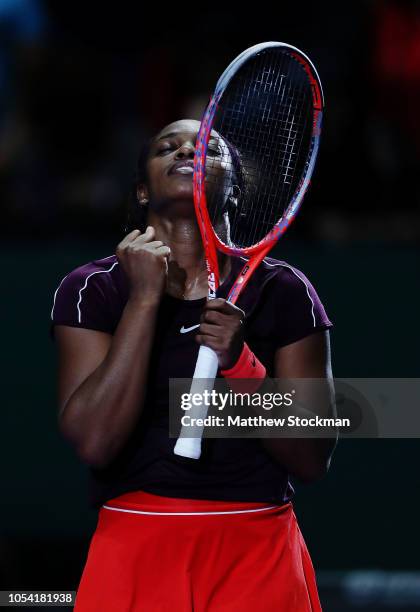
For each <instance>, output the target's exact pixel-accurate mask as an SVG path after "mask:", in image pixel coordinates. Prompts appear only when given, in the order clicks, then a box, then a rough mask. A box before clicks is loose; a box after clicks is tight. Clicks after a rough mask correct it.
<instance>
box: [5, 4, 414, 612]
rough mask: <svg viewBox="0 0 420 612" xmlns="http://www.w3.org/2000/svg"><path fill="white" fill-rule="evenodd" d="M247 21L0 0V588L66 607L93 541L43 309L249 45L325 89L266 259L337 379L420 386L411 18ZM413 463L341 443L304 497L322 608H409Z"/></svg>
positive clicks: (207, 12) (285, 16) (100, 245)
mask: <svg viewBox="0 0 420 612" xmlns="http://www.w3.org/2000/svg"><path fill="white" fill-rule="evenodd" d="M245 7H246V5H245V4H243V5H239V4H238V5H237V6H231V7H229V5H228V4H227V3H224V4H214V5H211V7H210V8H208V9H200V10H198V9H197V8H193V7H191V6H189V5H187V4H185V3H183V4H181V3H172V4H171V6H170V7H169V8H168V7H167V6H166V5H165V4H163V3H159V4H158V3H149V5H145V4H144V5H140V4H138V5H137V7H136V8H133V6H131V5H130V4H128V3H124V2H120V3H118V4H116V3H109V4H106V3H102V4H97V3H95V2H84V3H81V2H78V1H76V2H71V3H70V2H53V1H52V0H50V1H46V0H44V1H41V0H0V197H1V221H2V223H1V230H0V231H1V234H2V244H1V247H0V248H1V263H2V266H1V268H2V274H1V279H2V289H3V299H2V301H1V305H2V309H3V316H2V322H3V326H2V327H3V330H2V332H3V333H2V339H3V343H4V344H3V345H4V347H5V350H4V351H3V357H4V365H3V367H2V373H3V375H4V378H3V381H2V388H3V402H2V419H1V422H2V426H3V436H2V442H1V447H0V448H1V451H0V453H1V455H0V460H1V463H0V465H1V468H0V470H1V472H0V473H1V510H0V513H1V514H0V577H1V578H0V580H1V582H0V590H1V589H2V590H6V589H38V590H41V589H48V590H54V589H66V590H72V589H73V590H74V589H76V587H77V584H78V580H79V577H80V573H81V570H82V567H83V564H84V561H85V557H86V553H87V547H88V543H89V539H90V537H91V535H92V533H93V530H94V528H95V521H96V515H95V513H94V512H93V511H92V510H91V509H90V508H89V507H88V502H87V473H86V469H85V467H84V466H82V465H81V464H80V463H79V462H78V460H77V459H76V457H75V455H74V453H73V451H72V449H70V448H69V447H68V446H67V445H66V443H65V442H64V441H63V440H62V439H61V438H60V436H59V435H58V433H57V430H56V401H55V368H56V365H55V358H56V355H55V348H54V345H53V343H52V342H51V340H50V338H49V312H50V310H51V307H52V299H53V294H54V291H55V289H56V287H57V285H58V283H59V282H60V280H61V278H62V277H63V276H64V275H65V274H67V273H68V272H69V271H70V270H72V269H73V268H75V267H77V266H78V265H81V264H84V263H86V262H88V261H90V260H92V259H97V258H100V257H105V256H107V255H110V254H112V253H113V252H114V250H115V246H116V244H117V243H118V242H119V240H120V239H121V237H122V235H123V229H122V228H123V225H124V220H125V210H126V204H127V199H128V193H129V191H130V188H131V184H132V180H133V174H134V169H135V164H136V156H137V152H138V149H139V145H140V143H141V141H142V140H143V139H144V138H146V137H148V136H150V135H151V134H153V133H154V132H155V131H156V130H158V129H160V128H161V127H162V126H164V125H165V124H167V123H169V122H171V121H173V120H176V119H179V118H182V117H193V118H200V116H201V114H202V112H203V110H204V106H205V103H206V101H207V98H208V96H209V95H210V93H211V90H212V88H213V86H214V84H215V82H216V80H217V77H218V76H219V74H220V72H221V71H222V70H223V69H224V68H225V67H226V65H227V64H228V63H229V62H230V61H231V60H232V59H233V58H234V57H235V56H236V55H237V54H238V53H239V52H240V51H242V50H243V49H244V48H246V47H248V46H250V45H252V44H255V43H257V42H262V41H265V40H281V41H285V42H289V43H291V44H294V45H296V46H298V47H300V48H301V49H302V50H303V51H305V52H306V53H307V54H308V55H309V56H310V57H311V59H312V60H313V61H314V63H315V64H316V66H317V68H318V71H319V73H320V76H321V80H322V82H323V85H324V93H325V98H326V115H325V123H324V131H323V141H322V145H321V151H320V156H319V161H318V166H317V170H316V174H315V176H314V179H313V185H312V189H311V190H310V193H309V194H308V196H307V199H306V200H305V203H304V206H303V211H302V213H301V215H300V216H299V218H298V220H297V221H296V222H295V223H294V224H293V226H292V228H291V229H290V230H289V232H288V233H287V234H286V236H285V238H284V239H282V241H281V243H280V245H279V246H278V247H277V250H276V253H275V255H276V256H278V257H280V258H281V259H285V260H286V261H288V262H289V263H291V264H293V265H296V266H297V267H298V268H300V269H302V270H303V271H304V272H305V274H307V275H308V277H309V278H310V279H311V280H312V282H313V284H314V285H315V287H316V288H317V290H318V292H319V294H320V297H321V299H322V300H323V302H324V304H325V306H326V309H327V313H328V314H329V316H330V318H331V319H332V320H333V322H334V323H335V328H334V330H333V331H332V334H331V335H332V350H333V367H334V373H335V375H336V376H337V377H356V376H359V377H417V376H418V375H419V374H418V373H419V356H418V346H419V344H420V337H419V336H420V334H419V326H418V314H419V312H420V288H419V280H420V274H419V272H420V266H419V263H420V248H419V244H420V182H419V181H418V177H419V158H420V114H419V111H420V3H419V2H418V1H408V0H382V1H379V0H378V1H374V0H362V1H359V2H353V3H350V2H346V3H339V2H333V1H332V0H324V1H323V2H318V3H314V2H312V3H308V2H303V1H300V2H299V1H296V0H295V1H293V2H292V1H289V2H282V1H279V2H276V3H273V5H272V6H270V5H269V4H267V5H265V3H263V2H258V3H257V4H256V5H255V7H254V9H253V10H252V11H251V10H250V9H249V8H245ZM418 409H419V406H413V410H418ZM419 451H420V445H419V441H418V440H409V439H406V440H353V441H350V440H344V441H342V442H341V443H340V444H339V446H338V448H337V450H336V453H335V457H334V461H333V464H332V467H331V470H330V473H329V475H328V476H327V478H325V479H324V480H323V481H322V482H320V483H316V484H314V485H311V486H309V487H300V486H298V492H297V498H296V503H295V506H296V512H297V514H298V518H299V520H300V524H301V527H302V531H303V533H304V536H305V538H306V541H307V543H308V546H309V549H310V551H311V554H312V558H313V562H314V565H315V567H316V570H317V574H318V580H319V585H320V594H321V599H322V603H323V606H324V609H325V610H326V611H331V612H346V611H348V610H353V609H357V610H361V611H363V610H369V611H374V610H376V611H378V610H387V611H392V610H395V611H405V612H408V611H409V610H410V611H411V610H420V573H419V571H420V567H419V552H418V551H419V546H420V536H419V529H418V515H419V509H420V476H419V465H420V463H419V457H420V452H419ZM151 612H152V611H151ZM297 612H298V611H297Z"/></svg>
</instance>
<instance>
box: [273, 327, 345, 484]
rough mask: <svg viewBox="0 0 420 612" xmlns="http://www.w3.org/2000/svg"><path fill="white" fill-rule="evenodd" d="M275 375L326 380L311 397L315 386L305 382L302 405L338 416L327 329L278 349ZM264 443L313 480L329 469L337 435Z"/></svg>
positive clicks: (288, 466) (307, 479)
mask: <svg viewBox="0 0 420 612" xmlns="http://www.w3.org/2000/svg"><path fill="white" fill-rule="evenodd" d="M275 376H276V378H284V379H293V378H302V379H305V378H317V379H321V381H322V380H324V381H325V385H321V386H320V387H319V388H320V391H321V393H320V394H319V397H318V398H316V399H314V398H313V396H311V394H312V395H313V385H311V384H307V385H305V382H304V381H302V385H301V387H300V389H299V396H300V398H301V400H302V402H303V404H304V405H306V406H308V407H310V409H311V410H313V412H314V413H316V414H318V415H319V416H321V417H324V416H335V415H334V414H333V415H331V414H329V410H330V408H331V406H332V405H333V404H334V401H333V400H334V386H333V381H332V371H331V356H330V341H329V332H328V331H323V332H318V333H314V334H312V335H310V336H307V337H306V338H303V339H302V340H299V341H298V342H294V343H293V344H290V345H288V346H285V347H282V348H280V349H278V350H277V352H276V355H275ZM306 387H307V394H308V395H307V397H305V388H306ZM305 416H307V415H305ZM262 443H263V445H264V447H265V448H266V449H267V451H268V452H269V453H270V455H271V456H272V457H273V458H274V459H275V460H276V461H278V462H279V463H281V464H282V465H283V466H284V467H285V468H286V469H288V470H289V472H290V473H291V474H292V475H293V476H296V477H297V478H299V479H300V480H302V481H304V482H310V481H312V480H316V479H318V478H320V477H321V476H323V475H324V474H325V473H326V472H327V470H328V468H329V464H330V461H331V455H332V453H333V450H334V447H335V444H336V438H319V439H317V438H273V439H269V438H263V439H262Z"/></svg>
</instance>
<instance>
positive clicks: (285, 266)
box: [240, 257, 316, 327]
mask: <svg viewBox="0 0 420 612" xmlns="http://www.w3.org/2000/svg"><path fill="white" fill-rule="evenodd" d="M240 259H243V260H244V261H248V260H247V258H246V257H241V258H240ZM263 261H264V263H265V264H266V265H267V266H271V267H272V268H276V267H279V266H281V267H283V268H289V270H291V271H292V272H293V274H294V275H295V276H297V277H298V279H299V280H300V281H302V283H303V284H304V285H305V287H306V293H307V295H308V298H309V299H310V301H311V315H312V320H313V322H314V327H316V320H315V312H314V308H315V304H314V301H313V299H312V297H311V294H310V293H309V287H308V283H307V282H306V281H305V279H303V278H302V277H301V276H299V274H298V273H297V272H296V270H295V269H294V268H293V266H291V265H290V264H287V263H281V262H278V263H269V262H268V261H266V260H265V259H264V260H263Z"/></svg>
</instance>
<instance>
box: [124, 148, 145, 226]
mask: <svg viewBox="0 0 420 612" xmlns="http://www.w3.org/2000/svg"><path fill="white" fill-rule="evenodd" d="M150 144H151V141H150V140H147V141H144V142H143V144H142V145H141V146H140V152H139V156H138V158H137V168H136V172H135V174H134V178H133V184H132V187H131V190H130V193H129V196H128V210H127V221H126V224H125V228H124V231H125V233H126V234H128V233H129V232H132V231H133V230H134V229H139V230H140V231H141V232H142V233H143V232H145V231H146V227H147V210H148V205H147V204H140V203H139V200H138V197H137V187H138V186H139V184H140V183H146V184H147V181H148V177H147V159H148V157H149V150H150Z"/></svg>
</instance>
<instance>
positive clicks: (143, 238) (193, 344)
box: [52, 120, 334, 612]
mask: <svg viewBox="0 0 420 612" xmlns="http://www.w3.org/2000/svg"><path fill="white" fill-rule="evenodd" d="M198 128H199V123H198V122H196V121H192V120H183V121H177V122H175V123H172V124H170V125H168V126H166V127H165V128H164V129H163V130H162V131H161V132H160V133H159V134H158V135H157V136H156V137H155V138H153V140H152V141H151V143H150V147H149V148H148V150H147V155H146V158H145V163H144V160H143V161H140V164H139V178H138V182H137V190H136V191H137V193H136V195H137V202H136V206H135V209H134V210H135V214H138V215H140V216H139V218H138V219H136V225H135V227H134V228H130V229H132V231H130V232H129V233H128V234H127V235H126V236H125V238H124V239H123V240H122V242H121V243H120V244H119V245H118V247H117V251H116V256H111V257H108V258H105V259H102V260H98V261H94V262H91V263H90V264H87V265H85V266H82V267H80V268H77V269H76V270H74V271H73V272H71V273H70V274H69V275H68V276H67V277H65V278H64V279H63V281H62V282H61V284H60V285H59V287H58V289H57V291H56V295H55V299H54V307H53V312H52V319H53V324H54V329H55V337H56V339H57V343H58V347H59V356H60V367H59V407H60V412H59V423H60V428H61V431H62V432H63V434H64V435H65V437H66V438H67V439H68V440H70V442H71V443H72V444H73V445H74V447H75V449H76V451H77V453H78V455H79V456H80V457H81V459H82V460H83V461H84V462H85V463H87V464H88V465H89V466H90V468H91V475H92V479H91V482H92V488H91V492H92V503H93V504H94V505H95V506H97V507H98V508H100V511H99V521H98V526H97V529H96V532H95V534H94V536H93V539H92V542H91V545H90V549H89V555H88V559H87V563H86V566H85V569H84V572H83V576H82V579H81V583H80V587H79V590H78V596H77V602H76V607H75V610H76V612H84V611H85V610H86V611H88V612H95V611H98V612H107V611H110V612H111V611H118V612H124V611H128V610H147V611H153V612H154V611H157V612H161V611H162V612H163V611H166V610H168V611H169V610H171V611H179V612H184V611H187V610H194V611H195V612H198V611H202V612H204V611H211V612H219V611H222V610H223V611H229V612H239V611H240V612H246V611H247V610H252V611H255V610H261V611H264V612H269V611H271V610H273V611H274V610H276V611H279V610H285V611H286V610H287V611H289V610H290V611H292V610H293V611H299V612H304V611H307V610H308V611H309V610H320V604H319V599H318V595H317V589H316V584H315V577H314V572H313V568H312V564H311V561H310V558H309V554H308V551H307V549H306V546H305V543H304V541H303V539H302V536H301V534H300V531H299V528H298V526H297V523H296V518H295V516H294V514H293V510H292V506H291V502H290V500H291V497H292V494H293V489H292V487H291V485H290V482H289V475H292V476H295V477H297V478H300V479H301V480H304V481H311V480H314V479H316V478H319V477H320V476H322V475H323V474H324V473H325V472H326V471H327V469H328V465H329V462H330V457H331V453H332V450H333V447H334V441H333V440H328V439H323V440H315V439H312V440H311V439H308V440H305V439H295V440H294V439H286V438H284V439H278V440H258V439H255V440H249V439H247V440H240V439H212V440H205V441H204V444H203V454H202V457H201V458H200V460H198V461H195V460H189V459H185V458H182V457H178V456H176V455H175V454H174V453H173V448H174V443H175V440H174V439H171V438H169V435H168V379H169V378H190V377H191V376H192V373H193V371H194V366H195V362H196V358H197V352H198V348H199V345H200V344H204V345H207V346H210V347H211V348H213V349H214V350H215V351H216V352H217V355H218V358H219V366H220V370H221V371H222V373H224V374H225V376H227V377H228V376H229V374H230V372H232V370H234V369H235V366H236V364H237V363H238V360H240V359H241V357H242V355H243V354H244V351H248V353H247V354H252V355H255V359H257V360H258V363H259V364H261V367H264V368H265V370H266V374H267V376H268V377H270V376H276V377H278V378H280V377H285V378H324V379H325V380H327V381H328V380H330V377H331V368H330V357H329V340H328V331H327V330H328V328H329V327H330V326H331V323H330V322H329V320H328V318H327V316H326V314H325V311H324V309H323V306H322V304H321V303H320V301H319V298H318V297H317V295H316V293H315V291H314V289H313V287H312V285H311V284H310V283H309V281H308V280H307V279H306V278H305V277H304V276H303V274H302V273H301V272H299V271H297V270H296V269H295V268H292V267H291V266H289V265H288V264H286V263H284V262H279V261H277V260H274V259H268V258H267V259H266V260H265V262H264V263H263V264H262V265H261V266H260V268H259V269H258V270H257V272H256V273H255V274H254V276H253V278H252V279H251V281H250V283H249V285H248V287H247V290H246V291H245V292H244V293H243V296H241V298H240V300H239V303H238V306H234V305H232V304H230V303H228V302H226V300H225V299H224V298H225V297H226V295H227V290H228V288H229V287H230V284H231V282H232V280H233V278H234V277H235V274H237V273H238V271H239V269H240V268H241V265H242V261H241V260H240V259H239V258H229V257H224V256H221V258H220V270H221V279H222V286H221V288H220V296H221V297H220V298H218V299H216V300H212V301H210V302H206V295H207V276H206V267H205V261H204V257H203V249H202V243H201V237H200V234H199V230H198V227H197V224H196V220H195V213H194V206H193V196H192V163H193V157H194V145H195V140H196V136H197V131H198ZM222 149H223V147H222V148H220V145H218V143H217V142H214V143H213V142H210V146H209V155H210V156H213V158H214V163H215V164H216V165H217V164H219V166H220V168H223V155H224V154H225V153H224V152H223V150H222ZM218 157H220V160H219V161H217V158H218ZM143 219H146V220H147V228H144V227H142V223H143ZM131 221H133V215H132V216H131ZM251 351H252V353H251Z"/></svg>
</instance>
